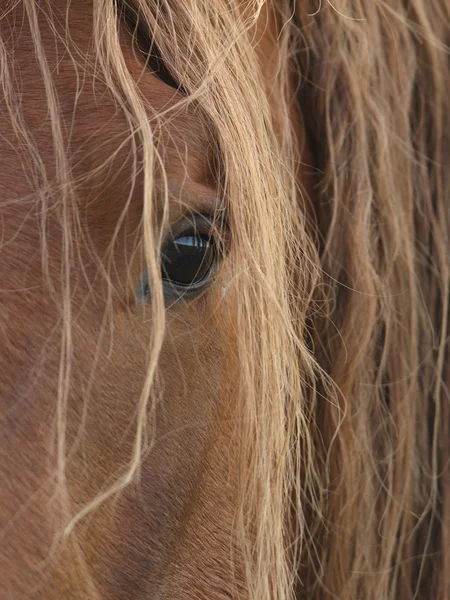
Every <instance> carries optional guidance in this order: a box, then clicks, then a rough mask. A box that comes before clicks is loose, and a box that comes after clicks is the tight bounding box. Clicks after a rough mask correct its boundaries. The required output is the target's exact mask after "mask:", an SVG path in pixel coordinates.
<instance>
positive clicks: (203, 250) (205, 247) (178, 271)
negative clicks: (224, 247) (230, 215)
mask: <svg viewBox="0 0 450 600" xmlns="http://www.w3.org/2000/svg"><path fill="white" fill-rule="evenodd" d="M213 262H214V244H213V241H212V240H211V239H210V238H208V237H206V236H205V237H202V236H200V235H185V236H181V237H179V238H177V239H176V240H174V241H173V242H171V243H169V244H167V245H166V246H165V247H164V248H163V252H162V277H163V279H166V280H170V281H172V282H173V283H177V284H181V285H192V284H194V283H199V282H200V281H202V280H203V279H204V278H205V277H206V276H207V274H208V272H209V270H210V269H211V267H212V264H213Z"/></svg>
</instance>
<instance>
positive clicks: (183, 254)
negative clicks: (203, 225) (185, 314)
mask: <svg viewBox="0 0 450 600" xmlns="http://www.w3.org/2000/svg"><path fill="white" fill-rule="evenodd" d="M218 255H219V253H218V252H217V246H216V243H215V240H214V237H213V236H211V235H208V234H204V233H199V232H198V231H197V230H194V229H191V230H190V231H186V232H185V233H183V234H182V235H179V236H178V237H176V238H174V239H171V240H170V241H168V242H166V244H165V245H164V246H163V248H162V252H161V276H162V280H163V286H164V290H165V293H166V295H168V296H183V297H185V298H187V299H188V298H192V297H193V296H195V295H197V294H199V293H200V292H202V291H203V290H204V289H205V287H206V286H207V285H208V283H209V282H210V281H211V279H212V275H213V273H214V271H215V266H216V263H217V261H218ZM138 298H139V300H140V301H141V302H146V301H148V300H150V298H151V291H150V284H149V278H148V272H147V269H146V270H145V272H144V274H143V276H142V279H141V282H140V286H139V292H138Z"/></svg>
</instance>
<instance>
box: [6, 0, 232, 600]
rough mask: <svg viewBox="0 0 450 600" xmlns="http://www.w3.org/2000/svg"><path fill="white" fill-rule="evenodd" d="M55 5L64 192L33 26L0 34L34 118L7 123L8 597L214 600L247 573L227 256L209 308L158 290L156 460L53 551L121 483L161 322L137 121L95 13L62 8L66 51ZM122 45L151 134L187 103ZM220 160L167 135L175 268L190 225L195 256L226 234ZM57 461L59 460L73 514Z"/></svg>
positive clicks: (190, 119)
mask: <svg viewBox="0 0 450 600" xmlns="http://www.w3.org/2000/svg"><path fill="white" fill-rule="evenodd" d="M58 4H61V5H65V3H55V4H54V6H53V8H54V10H55V14H53V15H49V14H45V13H44V12H37V13H36V14H35V17H36V19H37V21H36V22H37V23H38V30H39V35H40V37H41V48H42V51H43V53H44V54H45V61H46V68H47V69H48V74H51V77H52V80H53V86H54V91H55V98H57V104H58V111H59V116H60V119H59V124H60V127H61V130H60V132H59V134H60V136H61V139H63V140H64V144H65V145H66V146H65V149H66V151H67V156H68V157H69V169H70V171H71V180H72V183H73V189H71V190H70V191H68V190H67V189H64V181H63V180H64V178H62V179H61V178H60V177H59V175H60V171H61V169H62V168H63V167H62V166H61V158H60V157H58V148H56V147H55V146H54V135H55V130H54V127H55V126H54V123H53V130H52V119H51V118H50V112H51V107H50V108H49V106H48V105H47V102H46V98H48V97H49V91H48V89H46V87H45V86H46V82H45V77H43V76H42V72H41V71H40V69H39V68H38V62H39V59H40V58H41V59H42V57H39V56H37V55H36V54H35V45H36V43H37V41H36V38H35V39H34V42H32V40H33V35H32V29H33V27H30V20H31V21H32V20H33V14H31V13H30V12H28V13H27V14H26V13H25V9H24V8H23V6H19V7H16V8H15V9H14V10H13V11H12V12H10V13H9V14H8V15H7V16H6V17H5V18H4V19H3V21H2V35H3V36H4V39H6V40H8V43H9V44H10V45H11V49H13V51H14V56H15V59H14V71H13V72H11V73H10V76H11V90H12V89H13V90H14V91H12V92H11V96H10V100H11V102H12V103H14V102H17V103H19V104H20V108H21V115H22V116H21V117H20V119H19V118H17V119H16V120H15V118H13V116H12V112H11V110H12V107H11V106H9V108H8V110H4V111H3V112H2V115H1V117H0V118H1V131H2V138H1V140H0V155H1V162H2V173H3V174H2V177H1V181H0V196H1V199H2V248H1V273H2V276H1V281H2V283H1V287H2V291H1V296H0V303H1V310H0V319H1V331H2V340H3V342H2V346H3V348H2V353H1V356H0V372H1V373H2V376H1V381H0V393H1V398H2V404H1V413H2V414H1V418H2V421H1V429H0V431H1V443H0V448H1V451H0V452H1V455H0V465H1V466H0V468H1V471H2V481H3V482H6V487H4V486H2V492H1V500H0V515H1V535H2V547H3V548H4V549H6V551H5V552H2V558H1V559H0V561H1V562H0V573H1V577H0V590H1V594H0V595H2V596H3V595H6V596H8V594H9V596H10V597H14V598H18V597H27V598H28V597H30V598H39V599H40V598H46V599H53V598H55V599H56V598H58V599H62V598H64V599H66V598H79V597H92V598H94V597H96V596H95V594H98V597H105V598H106V597H108V598H121V599H125V598H155V597H158V598H171V599H175V598H191V597H192V598H198V597H203V596H204V595H205V594H206V595H207V596H208V597H210V598H212V597H214V594H215V593H217V594H224V593H226V591H227V590H228V586H229V585H231V582H233V585H238V584H239V579H240V574H239V569H236V566H235V565H234V567H233V568H234V571H233V576H231V569H232V564H231V555H232V552H230V548H231V546H232V544H233V540H232V534H231V531H232V526H233V517H234V510H235V497H234V489H235V486H234V483H233V482H234V481H235V454H236V449H235V444H234V442H233V437H232V432H233V420H232V416H233V411H234V394H235V388H234V385H235V382H236V369H235V365H234V360H235V359H234V339H233V336H234V333H233V328H232V327H231V326H230V322H231V315H232V312H233V303H232V300H231V294H224V293H223V289H224V287H225V286H226V283H227V267H226V260H225V261H224V260H222V259H221V258H220V257H219V256H218V254H217V253H216V254H214V256H212V257H210V259H208V260H210V261H211V265H210V266H211V269H209V268H208V269H207V270H206V271H205V273H203V279H204V280H205V283H207V285H205V286H204V289H203V287H202V289H200V290H194V291H192V290H190V287H189V285H188V286H187V289H186V293H185V294H180V293H179V288H178V292H177V290H175V291H174V289H175V288H174V287H173V286H172V284H173V281H171V280H170V276H166V280H167V281H166V283H165V295H166V298H165V301H166V330H165V337H164V343H163V347H162V351H161V355H160V359H159V362H158V370H157V373H156V379H157V382H158V390H159V391H158V398H157V400H156V401H155V406H154V409H153V410H154V412H152V410H150V409H149V411H148V412H150V413H151V414H147V426H146V427H145V428H144V432H143V435H144V436H147V438H148V439H151V440H152V443H151V444H150V446H149V450H148V452H147V453H146V454H145V455H144V457H143V459H142V463H141V467H140V472H139V477H138V479H137V482H136V484H133V485H131V486H129V487H127V488H126V489H124V490H122V491H121V492H120V493H118V494H115V495H113V496H112V497H111V498H110V499H109V500H108V501H106V502H104V503H100V504H99V505H98V506H95V507H93V510H92V511H90V512H89V513H88V514H87V515H86V517H85V518H84V519H82V520H80V522H78V523H77V524H76V525H75V526H74V530H73V532H72V534H71V535H69V536H68V537H66V538H64V537H61V535H60V534H61V532H62V531H63V530H64V527H65V525H67V517H68V515H69V516H74V515H76V514H77V513H79V511H82V510H83V508H84V507H85V506H86V505H89V503H91V502H92V501H93V500H94V499H95V498H97V497H98V496H99V495H101V494H102V492H103V491H104V490H106V489H109V488H110V486H111V484H112V482H113V481H114V480H117V479H120V477H121V476H122V475H123V473H124V472H125V471H126V469H127V468H128V466H129V463H130V460H131V458H132V456H133V448H134V446H133V444H134V443H135V438H136V421H137V415H136V410H137V406H138V401H139V398H140V396H141V394H142V390H143V387H144V386H145V381H146V376H147V371H148V365H149V362H151V356H149V351H148V348H149V344H150V340H151V338H152V335H153V334H154V330H155V323H154V319H153V317H152V311H151V310H150V305H151V298H150V296H151V290H150V293H149V292H148V290H147V288H146V286H145V281H146V279H145V278H146V274H145V261H143V260H142V239H143V227H142V223H143V195H144V186H145V181H144V178H143V175H142V169H141V167H142V163H141V162H140V161H141V160H142V157H141V155H140V149H139V148H137V149H136V148H135V149H134V150H133V141H134V140H133V139H132V136H130V128H129V124H128V123H127V118H126V114H125V112H124V111H123V110H119V109H118V106H117V102H116V101H115V99H114V98H113V97H112V95H111V93H110V91H109V89H108V86H107V85H106V84H105V81H104V80H103V78H102V75H101V74H100V71H99V70H97V69H96V65H95V55H94V53H93V50H92V48H93V33H92V12H91V11H92V7H91V6H90V3H84V2H82V3H80V2H78V3H75V4H73V5H71V7H70V9H68V13H67V18H68V24H69V32H70V39H64V35H63V33H62V32H63V29H58V28H60V25H59V24H58V23H60V22H61V21H60V19H61V18H62V14H63V12H58V11H64V10H65V6H59V5H58ZM63 20H64V19H63ZM52 24H53V25H52ZM55 24H56V25H55ZM122 34H123V35H122V38H123V47H124V54H125V57H126V61H127V63H128V67H129V69H130V71H131V72H132V73H133V75H134V76H135V78H136V80H139V87H140V90H141V92H142V94H143V97H144V98H145V100H146V105H147V106H148V110H149V119H151V118H152V116H153V115H154V114H156V113H158V112H162V111H163V110H164V109H166V108H167V107H170V106H171V105H173V104H174V103H176V102H177V101H178V100H179V98H180V96H179V93H178V92H177V91H176V90H174V89H173V88H172V87H170V86H169V85H168V84H167V83H166V82H164V81H162V80H161V79H159V78H158V77H156V76H155V75H153V74H152V73H151V72H150V70H149V69H145V68H144V66H143V63H142V62H140V61H139V57H138V56H137V55H136V52H135V49H133V47H132V44H131V40H130V39H129V35H128V33H127V31H126V29H125V27H124V30H123V32H122ZM10 36H11V37H10ZM41 67H42V62H41ZM16 106H17V104H16ZM152 111H153V112H152ZM57 134H58V132H57ZM59 134H58V135H59ZM212 142H213V141H212V140H211V138H210V135H209V132H208V130H207V128H206V127H205V126H204V123H203V122H202V120H201V119H200V117H199V115H198V114H197V113H196V111H195V110H194V109H193V108H186V109H184V110H183V111H179V112H175V113H173V115H172V116H171V119H170V122H168V123H167V125H165V126H164V127H163V128H160V130H159V131H158V132H157V133H155V147H156V149H157V151H158V153H159V155H160V157H161V161H162V163H163V164H164V169H165V173H166V176H167V191H168V197H169V215H168V216H167V219H166V220H165V221H164V224H163V216H164V215H163V213H164V210H163V206H164V205H163V202H162V200H161V202H159V201H158V199H156V205H155V207H154V211H155V214H156V215H157V216H156V218H155V223H153V224H152V226H154V227H155V228H156V229H155V231H156V232H157V234H158V235H159V234H160V235H161V240H162V245H163V250H164V245H166V246H167V245H169V246H170V244H172V243H173V238H175V239H177V238H178V239H180V238H182V237H184V238H190V239H191V240H192V238H193V237H194V238H195V236H196V235H197V233H196V232H195V231H194V233H193V232H192V228H193V226H192V222H193V219H194V220H195V219H196V218H200V219H203V221H202V223H203V224H202V227H203V229H204V230H205V231H204V232H203V238H202V239H204V240H205V239H206V240H207V241H209V242H210V241H211V240H212V238H213V236H214V235H215V234H213V233H211V232H210V231H209V229H208V228H209V222H210V221H211V220H214V219H215V218H216V217H217V212H218V210H219V209H220V199H218V198H217V186H216V182H215V180H214V173H213V169H212V167H211V165H212V164H213V162H214V161H213V156H212V150H211V149H212V147H213V143H212ZM33 153H34V154H33ZM37 157H39V158H37ZM38 161H41V163H39V162H38ZM33 165H34V166H33ZM36 165H37V166H36ZM66 166H67V165H66ZM158 177H160V175H159V174H158V173H156V174H155V181H156V185H157V187H158V185H159V184H161V189H162V187H163V186H162V181H159V180H158ZM158 181H159V184H158ZM156 196H157V194H156ZM62 198H64V201H62ZM199 230H201V227H200V226H199ZM171 232H172V237H171ZM174 232H175V233H174ZM155 235H156V234H155ZM213 243H215V241H214V240H213ZM172 249H173V248H172ZM68 265H69V266H70V269H68V268H67V267H68ZM169 275H170V274H169ZM194 275H195V273H194ZM206 279H207V280H208V281H207V282H206ZM143 282H144V284H143ZM182 283H183V282H182ZM184 284H186V282H184ZM200 287H201V286H200ZM170 290H172V292H171V291H170ZM191 292H192V293H191ZM64 294H68V295H69V296H70V298H69V300H68V302H67V303H64ZM180 296H185V297H180ZM69 308H70V315H68V314H67V311H68V310H69ZM69 322H70V330H69V329H65V328H67V327H68V325H67V324H68V323H69ZM58 406H59V409H58V408H57V407H58ZM150 406H152V404H150ZM61 407H63V408H61ZM58 410H60V411H62V413H60V414H58ZM55 415H56V416H55ZM155 415H156V416H155ZM61 424H63V426H64V444H63V445H61V430H60V429H61ZM58 444H59V445H58ZM58 453H60V457H61V453H63V454H64V460H63V463H64V467H65V471H64V478H65V479H64V486H63V487H64V492H63V496H64V497H63V501H62V502H61V489H60V488H61V477H60V478H59V480H58V475H57V470H58V467H57V465H58V462H57V456H58ZM60 464H61V463H60Z"/></svg>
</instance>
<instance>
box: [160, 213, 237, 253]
mask: <svg viewBox="0 0 450 600" xmlns="http://www.w3.org/2000/svg"><path fill="white" fill-rule="evenodd" d="M221 212H222V211H221ZM193 232H194V233H196V234H199V235H208V236H209V237H214V238H215V242H216V245H217V246H218V247H223V245H224V241H225V240H226V239H227V236H228V233H229V229H228V225H227V222H226V217H225V215H224V214H220V215H219V218H218V215H217V214H213V215H211V214H192V215H190V216H184V217H182V218H181V219H179V220H178V221H177V222H176V223H175V224H173V225H171V226H170V228H169V231H168V233H167V234H166V235H165V236H164V237H163V239H162V247H164V246H165V245H166V244H169V243H171V242H173V241H174V240H176V239H177V238H178V237H181V236H183V235H192V233H193Z"/></svg>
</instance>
